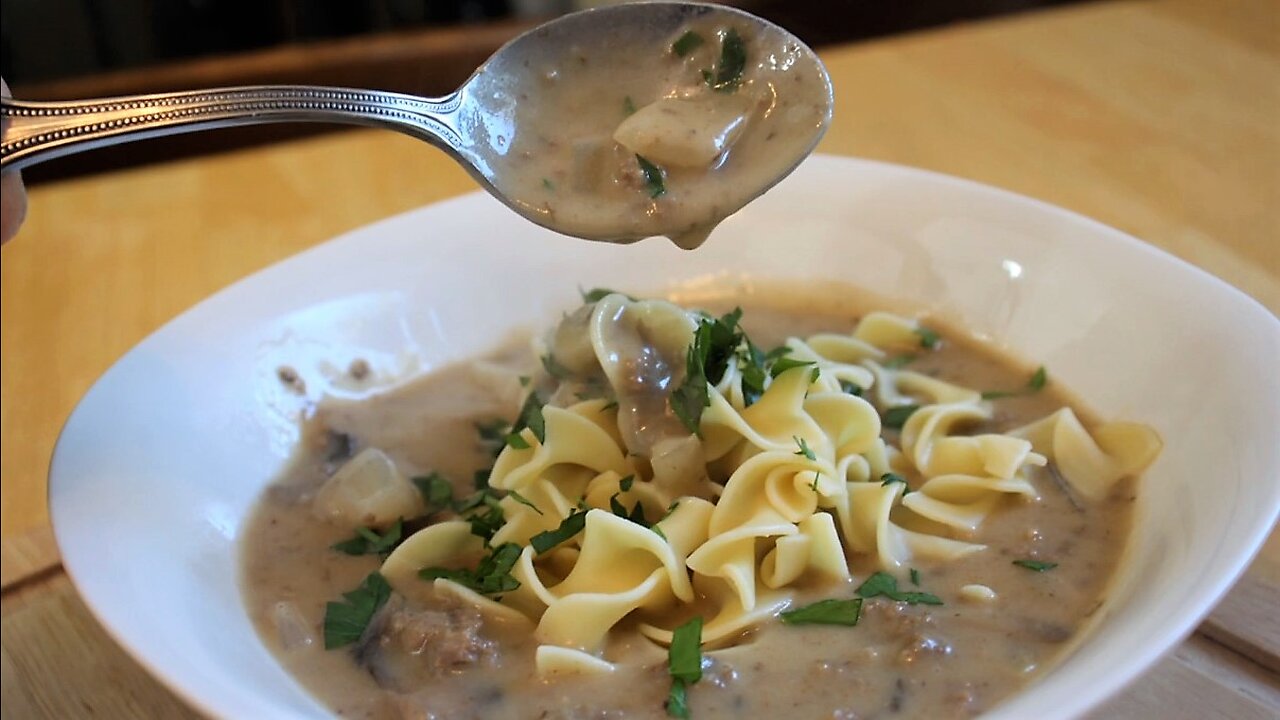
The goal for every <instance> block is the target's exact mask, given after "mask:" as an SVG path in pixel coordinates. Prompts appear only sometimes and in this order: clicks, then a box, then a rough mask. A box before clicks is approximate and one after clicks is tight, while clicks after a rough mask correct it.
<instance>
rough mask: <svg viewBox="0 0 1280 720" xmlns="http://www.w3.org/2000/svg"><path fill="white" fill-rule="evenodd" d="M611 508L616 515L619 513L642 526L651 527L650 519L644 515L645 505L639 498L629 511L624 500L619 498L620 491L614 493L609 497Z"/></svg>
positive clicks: (624, 518) (621, 516)
mask: <svg viewBox="0 0 1280 720" xmlns="http://www.w3.org/2000/svg"><path fill="white" fill-rule="evenodd" d="M609 509H610V510H611V511H613V514H614V515H617V516H618V517H620V518H622V519H623V520H630V521H631V522H633V523H635V524H637V525H639V526H641V527H646V528H647V527H649V521H648V520H647V519H646V518H645V516H644V505H643V504H641V503H640V501H639V500H637V501H636V504H635V506H633V507H632V508H631V510H630V511H628V510H627V506H626V505H623V504H622V501H621V500H619V499H618V493H614V494H613V496H612V497H610V498H609Z"/></svg>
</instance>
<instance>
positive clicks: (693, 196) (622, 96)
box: [493, 8, 831, 248]
mask: <svg viewBox="0 0 1280 720" xmlns="http://www.w3.org/2000/svg"><path fill="white" fill-rule="evenodd" d="M704 12H705V17H700V18H697V19H694V20H692V21H690V22H688V23H686V24H684V25H682V26H681V27H680V28H679V29H677V30H676V31H675V32H674V33H669V34H662V35H659V36H658V37H657V38H656V39H655V37H654V36H653V35H652V34H651V33H646V32H642V31H637V29H636V28H635V27H632V26H620V27H616V28H606V29H602V30H601V31H600V32H601V33H603V37H598V38H592V40H591V42H590V43H589V44H583V45H581V46H572V47H569V48H566V49H564V52H560V53H557V55H556V57H555V59H552V60H541V61H535V62H534V63H533V64H532V65H531V66H530V67H529V77H528V78H527V79H526V84H527V87H521V89H520V90H519V93H518V101H517V102H516V103H515V122H514V124H513V126H512V127H513V130H514V137H513V138H512V139H511V147H510V151H509V152H507V153H505V154H504V155H503V156H502V157H501V158H500V159H496V160H495V161H494V162H495V163H496V164H495V170H497V171H498V172H496V173H495V174H494V176H493V181H494V183H495V185H497V187H498V189H499V190H501V191H502V192H503V193H504V194H505V195H507V196H508V197H510V198H514V199H515V200H516V202H517V203H518V205H519V207H520V209H521V211H522V212H524V214H526V215H528V216H531V217H533V218H535V219H536V220H537V221H538V222H539V223H540V224H543V225H546V226H548V227H551V228H553V229H556V230H559V231H561V232H564V233H566V234H570V235H576V236H579V237H586V238H591V239H598V240H609V241H615V242H631V241H635V240H639V239H642V238H646V237H650V236H654V235H665V236H668V237H670V238H671V239H672V240H673V241H674V242H676V244H678V245H680V246H681V247H685V248H692V247H696V246H698V245H700V244H701V243H702V242H703V240H704V239H705V238H706V236H707V235H708V234H709V233H710V232H711V230H712V229H713V228H714V227H715V226H716V225H717V224H718V223H719V222H720V221H721V220H723V219H724V218H725V217H727V216H729V215H730V214H732V213H734V212H736V211H737V210H738V209H740V208H741V207H743V206H744V205H746V204H747V202H749V201H750V200H751V199H753V198H754V197H756V196H757V195H759V194H760V193H761V192H763V191H765V190H766V189H768V188H769V187H770V186H771V185H772V184H773V183H775V182H777V181H778V180H779V179H781V178H782V177H783V176H785V175H786V174H787V173H788V172H790V171H791V170H792V169H793V168H794V167H795V166H796V165H797V164H798V163H799V162H800V160H801V159H803V158H804V156H805V155H807V154H808V153H809V151H810V150H812V149H813V146H814V145H815V144H816V143H817V141H818V139H819V138H820V137H821V135H822V133H823V131H825V129H826V126H827V123H828V122H829V120H830V115H831V86H830V82H829V80H828V78H827V76H826V73H825V71H824V70H823V69H822V67H821V65H820V64H819V63H818V62H817V61H816V59H815V58H814V57H813V56H812V54H811V53H810V52H809V51H808V49H807V48H804V47H803V46H801V45H800V44H799V42H798V41H796V40H795V38H794V37H792V36H790V35H789V34H787V33H785V32H783V31H782V30H780V29H778V28H775V27H771V26H767V25H764V26H760V27H756V26H755V24H754V23H753V22H750V21H748V20H747V19H746V17H747V16H740V14H738V13H734V12H726V11H723V10H716V11H713V10H711V9H709V8H708V9H705V11H704Z"/></svg>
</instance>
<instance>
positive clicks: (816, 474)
mask: <svg viewBox="0 0 1280 720" xmlns="http://www.w3.org/2000/svg"><path fill="white" fill-rule="evenodd" d="M820 477H822V473H820V472H818V471H817V470H814V471H813V483H812V484H810V485H809V489H810V490H812V491H814V492H818V478H820Z"/></svg>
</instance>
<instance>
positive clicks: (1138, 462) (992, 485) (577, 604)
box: [381, 293, 1160, 675]
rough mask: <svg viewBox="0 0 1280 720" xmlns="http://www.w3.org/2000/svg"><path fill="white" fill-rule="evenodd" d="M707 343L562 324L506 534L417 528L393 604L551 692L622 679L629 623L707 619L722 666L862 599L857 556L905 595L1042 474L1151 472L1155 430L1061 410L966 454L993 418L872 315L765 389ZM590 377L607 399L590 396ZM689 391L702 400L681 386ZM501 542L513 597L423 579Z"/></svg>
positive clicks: (898, 330)
mask: <svg viewBox="0 0 1280 720" xmlns="http://www.w3.org/2000/svg"><path fill="white" fill-rule="evenodd" d="M734 320H735V321H736V318H734ZM714 329H715V318H711V317H709V316H706V315H702V314H699V313H695V312H691V311H687V310H684V309H682V308H680V307H678V306H676V305H673V304H671V303H668V302H664V301H656V300H634V299H631V298H629V297H627V296H625V295H622V294H617V293H612V294H607V295H604V296H603V297H600V298H599V299H598V300H596V301H595V302H594V303H589V304H587V305H585V306H584V307H583V309H582V310H581V311H579V312H578V313H575V314H574V315H571V316H569V317H567V318H566V320H565V321H564V322H563V323H561V325H560V327H559V328H558V329H557V330H556V331H555V332H554V333H553V335H552V336H551V338H550V339H549V340H548V341H546V343H545V345H544V346H542V347H540V350H541V351H542V354H544V355H546V356H547V357H550V358H553V359H554V363H555V364H552V365H549V366H548V370H547V371H546V372H543V373H542V376H540V377H539V378H537V379H535V380H534V381H531V382H529V383H528V387H527V389H526V397H525V405H526V406H528V405H529V398H530V396H532V397H533V398H534V401H535V403H534V404H535V406H538V408H539V412H540V418H541V422H539V423H537V425H538V427H530V426H526V427H523V428H520V429H519V430H517V431H515V432H514V433H513V435H512V436H511V437H509V438H508V441H507V444H506V446H505V447H504V448H503V449H502V451H501V453H500V454H499V456H498V458H497V462H496V464H495V466H494V468H493V471H492V474H491V475H490V478H489V484H490V486H491V487H492V488H494V489H495V490H499V491H505V492H506V494H505V496H504V497H502V499H501V500H500V501H499V502H500V506H501V510H502V515H501V517H502V518H503V520H504V521H503V523H502V525H501V526H500V527H498V528H497V530H496V532H494V534H493V535H492V537H491V538H489V539H488V540H487V541H486V540H485V538H484V537H482V536H481V535H477V534H475V533H473V531H472V524H471V523H470V522H469V521H468V520H467V519H466V518H461V519H453V520H447V521H444V522H439V523H436V524H433V525H429V526H427V527H425V528H424V529H421V530H419V531H418V532H416V533H414V534H412V535H411V536H409V537H408V538H407V539H405V540H404V542H403V543H401V544H400V545H399V546H398V547H397V548H396V549H395V550H394V551H393V552H391V553H390V555H389V556H388V557H387V558H386V560H385V561H384V563H383V565H382V568H381V574H382V576H383V577H385V579H386V580H387V582H388V583H389V584H390V586H391V588H392V589H393V590H394V591H396V592H397V593H400V594H402V595H404V596H405V597H407V598H410V599H413V598H424V599H426V598H428V596H429V595H431V594H433V593H445V594H448V595H452V596H456V597H457V598H461V599H463V600H464V601H465V602H466V603H469V604H473V605H474V606H476V607H477V608H478V609H479V610H480V611H481V612H482V613H484V614H485V615H486V616H489V617H494V618H501V619H504V620H507V621H509V622H512V623H524V624H527V625H528V626H529V628H530V632H532V633H533V636H534V637H535V638H536V640H537V643H538V649H537V653H536V668H537V672H538V673H539V674H542V675H547V674H552V673H560V672H579V673H606V672H610V671H611V670H613V669H614V667H615V665H614V664H615V663H616V662H618V661H619V660H621V658H615V657H610V653H609V652H608V639H609V635H610V631H611V630H612V629H613V628H615V626H616V625H618V623H619V622H620V621H622V620H623V619H624V618H628V617H632V618H634V619H635V620H636V621H637V627H638V629H639V631H640V633H642V634H643V635H644V636H645V637H647V638H648V639H649V640H651V641H652V642H653V643H656V644H658V645H662V646H665V645H668V644H670V643H671V640H672V633H673V631H674V630H675V629H676V628H677V627H678V626H679V625H680V624H681V623H683V622H684V621H685V620H687V619H688V618H690V617H692V616H694V615H699V616H702V617H704V618H705V624H704V625H703V628H702V644H703V647H704V648H717V647H725V646H731V645H734V644H736V643H738V642H741V640H742V638H743V637H744V631H747V630H749V629H750V628H752V627H753V626H756V625H758V624H760V623H762V622H764V621H766V620H768V619H769V618H771V617H773V616H775V615H777V614H778V613H779V612H781V611H783V610H785V609H786V608H787V607H788V606H789V605H790V604H791V603H792V602H793V600H794V599H795V597H796V592H797V590H796V589H797V588H798V587H801V586H810V587H811V586H813V585H814V584H818V583H828V582H830V583H836V582H838V581H848V580H850V579H851V575H850V567H849V561H848V559H849V558H850V557H852V556H853V555H855V554H856V555H862V556H865V557H869V558H871V559H872V560H873V566H874V567H876V568H878V569H879V570H881V571H883V572H886V573H890V574H892V575H894V576H897V577H899V578H902V579H905V578H906V577H907V573H908V572H909V568H910V566H911V563H912V562H913V560H916V559H924V560H928V561H933V562H939V561H941V562H945V561H949V560H954V559H956V558H959V557H962V556H967V555H971V554H975V553H982V552H984V551H987V546H985V545H983V544H981V543H979V542H975V541H973V540H972V537H973V535H974V534H975V532H976V531H977V530H978V529H979V528H980V527H981V525H982V523H983V521H984V520H985V519H986V518H987V517H988V516H989V515H990V514H992V513H994V512H999V505H1000V503H1001V501H1002V498H1009V497H1013V498H1025V499H1028V500H1033V499H1035V497H1036V495H1037V490H1036V488H1035V487H1034V485H1033V484H1032V483H1031V482H1029V481H1028V474H1029V473H1035V472H1054V473H1056V474H1058V475H1059V476H1060V478H1061V480H1062V481H1064V482H1065V483H1066V484H1067V485H1068V486H1069V487H1070V488H1071V489H1072V490H1073V491H1074V492H1076V493H1079V494H1080V495H1081V496H1083V497H1085V498H1087V499H1089V500H1098V499H1100V498H1102V497H1104V496H1105V495H1106V494H1107V493H1108V491H1109V490H1110V488H1111V486H1112V485H1113V484H1114V483H1115V482H1116V481H1117V480H1118V479H1120V478H1122V477H1125V476H1128V475H1132V474H1133V473H1136V472H1138V471H1139V470H1141V469H1142V468H1143V467H1145V466H1146V465H1147V464H1148V463H1150V462H1151V460H1152V459H1153V458H1154V457H1155V455H1156V454H1157V453H1158V452H1159V448H1160V441H1159V439H1158V437H1157V436H1156V435H1155V433H1154V432H1153V431H1152V430H1151V429H1149V428H1148V427H1146V426H1144V425H1138V424H1133V423H1110V424H1103V425H1101V426H1098V427H1096V428H1094V429H1093V431H1092V432H1090V431H1088V430H1086V429H1085V427H1084V426H1083V425H1082V424H1081V422H1080V420H1079V419H1077V417H1076V415H1075V414H1074V413H1073V412H1072V411H1071V410H1070V409H1069V408H1063V409H1061V410H1058V411H1056V412H1054V413H1052V414H1050V415H1048V416H1047V417H1044V418H1043V419H1040V420H1037V421H1035V422H1032V423H1030V424H1027V425H1025V426H1023V427H1019V428H1016V429H1013V430H1010V431H1008V432H1004V433H984V434H977V435H969V434H964V429H965V428H966V427H969V426H972V425H975V424H978V423H981V422H983V421H988V420H990V419H991V418H992V416H993V410H992V404H991V402H989V401H988V400H986V399H984V394H983V393H981V392H979V391H977V390H974V389H971V388H967V387H961V386H959V385H955V384H952V383H948V382H944V381H942V380H939V379H936V378H934V377H931V376H929V375H926V374H922V373H918V372H913V371H911V370H909V369H906V367H905V366H903V365H901V364H900V363H898V362H895V358H898V357H901V355H902V354H903V353H911V352H918V351H920V349H921V347H922V340H923V344H924V345H925V346H927V345H928V343H929V341H930V338H929V334H928V333H929V331H928V330H927V329H925V328H922V327H921V326H920V325H919V324H918V323H917V322H916V321H915V320H912V319H909V318H905V317H900V316H897V315H893V314H889V313H884V312H872V313H869V314H867V315H865V316H863V317H862V318H861V320H860V321H859V322H858V323H857V325H856V327H855V329H854V330H853V332H852V333H850V334H847V335H846V334H830V333H823V334H817V335H812V336H810V337H806V338H798V337H791V338H788V339H787V340H786V343H785V350H783V349H780V350H778V351H775V352H774V353H771V355H773V356H774V357H771V358H770V361H771V365H770V366H769V370H768V371H766V372H764V373H761V372H760V363H759V362H758V361H759V351H758V350H757V349H755V348H754V346H752V345H751V343H750V341H749V339H747V338H745V336H744V337H742V338H741V340H740V342H739V343H738V344H737V346H735V347H733V348H732V354H730V355H729V356H728V357H725V358H719V359H718V360H717V361H716V364H717V365H718V367H716V368H715V369H714V370H713V371H712V372H709V373H707V375H708V377H707V378H706V379H705V380H703V379H702V377H701V376H699V375H698V374H697V373H696V372H694V371H695V370H699V369H700V368H698V367H695V364H696V365H699V366H700V365H702V363H703V359H702V358H696V357H695V351H694V348H696V347H697V346H698V343H699V336H700V334H701V333H708V332H713V331H714ZM753 353H754V354H755V356H754V360H755V361H756V362H754V363H753V362H752V361H753ZM584 378H586V380H584ZM591 378H597V381H598V380H599V379H601V378H602V379H603V382H604V383H607V388H606V392H603V393H600V396H598V397H589V395H590V394H591V393H584V392H581V391H580V390H581V388H582V387H584V386H585V385H584V383H587V384H589V383H590V382H593V381H592V380H591ZM681 378H689V379H691V380H692V385H691V384H690V382H689V381H686V383H685V385H684V386H682V387H680V388H676V387H675V381H676V380H678V379H681ZM713 380H714V381H713ZM699 382H705V393H702V392H701V391H702V390H703V389H704V388H699V387H697V383H699ZM1040 382H1041V383H1043V376H1041V378H1040ZM575 389H576V390H578V392H577V396H579V397H588V399H582V400H578V399H575V396H574V394H573V393H572V391H574V390H575ZM682 392H686V393H689V396H688V397H691V398H692V402H690V403H687V404H684V405H683V407H685V408H686V410H688V412H685V413H684V414H683V415H682V414H681V413H680V412H678V411H677V412H673V410H676V409H678V408H680V407H682V404H681V403H680V402H679V401H680V399H681V395H680V393H682ZM538 393H542V394H544V395H545V396H547V397H549V398H550V402H547V403H546V404H545V405H542V404H541V402H542V401H541V399H540V397H539V395H538ZM654 397H659V398H660V402H659V403H658V404H655V402H654V400H653V398H654ZM703 398H705V399H703ZM690 415H692V416H694V418H692V419H693V420H694V422H693V423H692V425H693V427H688V426H689V425H690V424H691V423H690V422H689V421H690V419H691V418H690V417H689V416H690ZM681 425H683V426H685V427H687V428H688V429H684V428H682V427H681ZM889 425H893V427H887V426H889ZM695 429H696V433H691V432H689V430H695ZM1050 463H1052V467H1047V465H1049V464H1050ZM908 480H909V481H910V482H908ZM911 488H915V489H914V490H912V489H911ZM646 518H647V519H649V520H652V523H650V522H649V521H648V520H646ZM557 533H558V534H559V537H558V538H557V537H555V536H556V535H557ZM540 537H541V538H542V539H544V540H545V539H547V538H551V541H550V546H548V542H538V539H539V538H540ZM556 540H558V542H555V541H556ZM508 544H512V545H514V546H517V547H519V548H520V549H519V551H518V552H519V554H518V557H517V556H516V555H515V551H514V550H513V551H512V555H511V557H512V558H513V559H514V563H513V564H512V566H511V568H510V575H511V577H512V578H514V579H515V580H516V581H517V583H518V585H516V586H515V587H514V588H511V589H507V590H505V591H502V592H496V593H488V594H480V593H479V592H477V591H476V590H475V589H472V588H469V587H466V586H464V585H463V584H459V583H458V582H455V581H454V580H452V579H449V578H447V577H438V578H436V579H434V580H424V579H423V578H422V577H421V576H420V571H421V570H422V569H423V568H431V567H461V566H466V565H467V564H474V563H475V562H476V561H477V559H478V558H482V557H483V556H485V554H486V552H487V551H488V549H489V548H497V547H502V546H506V545H508ZM969 587H970V588H972V590H969V591H967V592H971V593H972V594H974V595H975V596H979V595H982V594H983V593H986V592H989V590H988V589H985V588H983V587H982V586H969Z"/></svg>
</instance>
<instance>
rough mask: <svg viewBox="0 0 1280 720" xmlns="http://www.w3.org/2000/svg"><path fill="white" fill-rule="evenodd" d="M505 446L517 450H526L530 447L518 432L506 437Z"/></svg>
mask: <svg viewBox="0 0 1280 720" xmlns="http://www.w3.org/2000/svg"><path fill="white" fill-rule="evenodd" d="M507 444H508V445H510V446H511V447H513V448H515V449H517V450H528V449H529V448H530V447H531V446H530V445H529V441H528V440H525V439H524V436H523V435H521V434H520V433H518V432H513V433H511V434H510V435H507Z"/></svg>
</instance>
